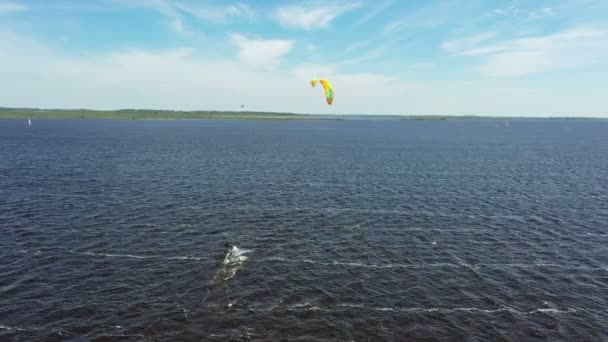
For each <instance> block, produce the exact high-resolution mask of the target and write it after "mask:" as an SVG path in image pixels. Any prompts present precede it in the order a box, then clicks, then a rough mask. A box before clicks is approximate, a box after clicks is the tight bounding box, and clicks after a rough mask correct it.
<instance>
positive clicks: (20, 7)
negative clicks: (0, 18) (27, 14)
mask: <svg viewBox="0 0 608 342" xmlns="http://www.w3.org/2000/svg"><path fill="white" fill-rule="evenodd" d="M26 9H27V6H25V5H24V4H20V3H17V2H4V1H2V2H0V14H2V13H9V12H20V11H25V10H26Z"/></svg>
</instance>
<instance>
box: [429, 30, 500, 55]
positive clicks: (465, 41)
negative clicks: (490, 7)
mask: <svg viewBox="0 0 608 342" xmlns="http://www.w3.org/2000/svg"><path fill="white" fill-rule="evenodd" d="M494 36H496V33H495V32H484V33H479V34H476V35H473V36H470V37H465V38H460V39H455V40H450V41H446V42H443V43H442V44H441V48H442V49H444V50H446V51H450V52H456V51H458V52H459V51H463V50H469V49H472V48H475V47H476V46H478V45H479V44H481V43H483V42H485V41H487V40H489V39H491V38H493V37H494Z"/></svg>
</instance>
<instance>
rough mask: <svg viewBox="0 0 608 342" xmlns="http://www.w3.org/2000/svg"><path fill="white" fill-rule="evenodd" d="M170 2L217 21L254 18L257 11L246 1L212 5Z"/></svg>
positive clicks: (190, 12)
mask: <svg viewBox="0 0 608 342" xmlns="http://www.w3.org/2000/svg"><path fill="white" fill-rule="evenodd" d="M169 4H170V5H171V6H172V7H174V8H176V9H178V10H180V11H183V12H185V13H188V14H190V15H193V16H196V17H198V18H200V19H203V20H208V21H213V22H216V23H218V22H226V21H228V20H230V19H232V18H253V17H254V16H255V11H254V10H253V9H252V8H251V7H250V6H249V5H247V4H245V3H236V4H230V5H224V6H210V5H192V3H191V2H184V1H171V2H169Z"/></svg>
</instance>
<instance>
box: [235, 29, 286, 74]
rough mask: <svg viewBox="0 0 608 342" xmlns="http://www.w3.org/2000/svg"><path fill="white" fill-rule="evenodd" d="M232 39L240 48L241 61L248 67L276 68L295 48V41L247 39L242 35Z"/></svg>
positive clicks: (238, 34) (237, 34)
mask: <svg viewBox="0 0 608 342" xmlns="http://www.w3.org/2000/svg"><path fill="white" fill-rule="evenodd" d="M230 37H231V38H232V41H233V42H234V43H235V44H236V45H237V46H238V48H239V59H240V60H241V62H243V63H244V64H248V65H256V66H266V67H275V66H277V65H278V64H279V62H280V60H281V58H282V57H283V56H285V55H286V54H288V53H289V52H290V51H291V50H292V49H293V47H294V46H295V41H293V40H282V39H257V38H247V37H246V36H245V35H243V34H240V33H233V34H231V35H230Z"/></svg>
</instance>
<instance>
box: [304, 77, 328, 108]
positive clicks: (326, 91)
mask: <svg viewBox="0 0 608 342" xmlns="http://www.w3.org/2000/svg"><path fill="white" fill-rule="evenodd" d="M318 82H321V85H322V86H323V90H325V100H326V101H327V104H329V105H331V104H332V103H333V102H334V87H333V86H332V85H331V83H330V82H329V81H328V80H326V79H319V78H313V79H312V80H311V81H310V85H311V86H313V87H315V86H316V85H317V83H318Z"/></svg>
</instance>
